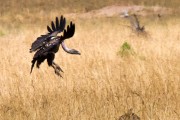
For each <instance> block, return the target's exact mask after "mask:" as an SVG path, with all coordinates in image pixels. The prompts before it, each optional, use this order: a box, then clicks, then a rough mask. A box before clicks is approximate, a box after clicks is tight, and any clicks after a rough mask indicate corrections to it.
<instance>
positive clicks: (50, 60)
mask: <svg viewBox="0 0 180 120" xmlns="http://www.w3.org/2000/svg"><path fill="white" fill-rule="evenodd" d="M54 58H55V54H54V53H48V56H47V62H48V65H49V66H52V67H53V68H54V72H55V73H56V74H57V75H58V76H60V77H62V76H61V74H60V70H59V69H58V68H57V66H56V65H54V62H53V60H54Z"/></svg>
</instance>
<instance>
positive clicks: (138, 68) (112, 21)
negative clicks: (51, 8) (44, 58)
mask: <svg viewBox="0 0 180 120" xmlns="http://www.w3.org/2000/svg"><path fill="white" fill-rule="evenodd" d="M37 14H38V15H39V14H42V16H36V14H35V15H34V17H33V15H32V17H31V18H24V16H22V15H19V16H18V15H15V16H16V17H15V18H13V20H14V22H12V19H11V17H10V16H8V15H6V16H5V17H3V19H1V21H2V22H1V26H0V41H1V45H0V66H1V67H0V74H1V75H0V119H2V120H12V119H13V120H25V119H29V120H31V119H34V120H46V119H48V120H49V119H50V120H59V119H62V120H86V119H90V120H93V119H99V120H113V119H117V118H118V117H119V116H120V115H122V114H123V113H125V112H126V111H127V110H129V109H130V108H132V109H133V112H135V113H136V114H137V115H138V116H140V118H141V119H142V120H158V119H160V120H179V119H180V103H179V101H180V94H179V90H180V61H179V58H180V47H179V44H180V23H179V20H180V18H166V19H164V18H162V19H156V18H151V20H148V19H149V18H147V19H143V20H142V21H141V22H142V23H143V22H145V23H148V24H147V25H146V26H145V27H146V31H147V32H148V36H146V37H145V36H141V35H140V36H138V35H137V34H135V33H133V32H132V31H131V29H129V28H128V27H125V26H123V25H128V24H129V23H128V21H126V20H125V19H121V18H119V17H112V18H103V17H102V18H95V19H85V18H84V19H82V18H78V17H77V18H71V17H68V18H67V20H73V22H75V24H76V32H75V36H74V37H73V38H71V39H69V40H66V44H67V45H68V46H69V47H71V48H76V49H78V50H79V51H81V56H74V55H70V54H67V53H65V52H64V51H63V50H61V49H60V51H59V52H58V53H57V54H56V58H55V62H56V63H58V64H59V65H60V66H61V67H62V69H63V70H64V73H62V75H63V79H62V78H60V77H58V76H56V75H55V74H54V71H53V69H52V68H50V67H48V66H47V64H46V62H44V63H43V64H42V65H41V67H40V69H37V68H35V69H34V70H33V73H32V74H30V73H29V72H30V67H31V60H32V57H33V54H30V53H29V48H30V46H31V43H32V42H33V41H34V40H35V39H36V38H37V37H38V36H40V35H41V34H43V33H46V25H47V24H49V23H50V21H48V20H51V19H54V17H55V16H56V15H57V14H53V13H51V12H50V13H48V14H45V13H43V12H42V13H37ZM58 15H59V14H58ZM43 16H45V17H43ZM47 16H48V17H47ZM65 17H66V16H65ZM36 18H38V21H36ZM125 42H127V43H128V44H130V46H131V48H132V49H133V52H134V54H130V55H129V56H123V57H122V56H121V55H119V51H120V50H121V46H122V45H123V43H125Z"/></svg>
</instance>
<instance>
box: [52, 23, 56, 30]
mask: <svg viewBox="0 0 180 120" xmlns="http://www.w3.org/2000/svg"><path fill="white" fill-rule="evenodd" d="M51 27H52V30H53V31H55V30H56V28H55V25H54V22H53V21H52V22H51Z"/></svg>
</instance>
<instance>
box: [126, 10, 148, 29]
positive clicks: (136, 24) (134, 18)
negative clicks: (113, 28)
mask: <svg viewBox="0 0 180 120" xmlns="http://www.w3.org/2000/svg"><path fill="white" fill-rule="evenodd" d="M123 17H125V18H128V19H129V21H130V23H131V26H132V28H133V30H135V31H138V32H144V30H145V28H144V26H142V27H141V26H140V23H139V20H138V18H137V15H136V14H132V15H129V14H128V11H125V12H124V15H123Z"/></svg>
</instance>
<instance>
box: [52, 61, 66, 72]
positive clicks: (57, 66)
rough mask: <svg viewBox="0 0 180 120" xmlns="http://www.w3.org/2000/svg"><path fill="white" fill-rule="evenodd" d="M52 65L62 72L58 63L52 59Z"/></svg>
mask: <svg viewBox="0 0 180 120" xmlns="http://www.w3.org/2000/svg"><path fill="white" fill-rule="evenodd" d="M52 64H53V65H54V66H56V68H57V69H58V70H60V71H61V72H64V71H63V70H62V69H61V67H60V66H59V65H58V64H56V63H55V62H54V61H53V63H52Z"/></svg>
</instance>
